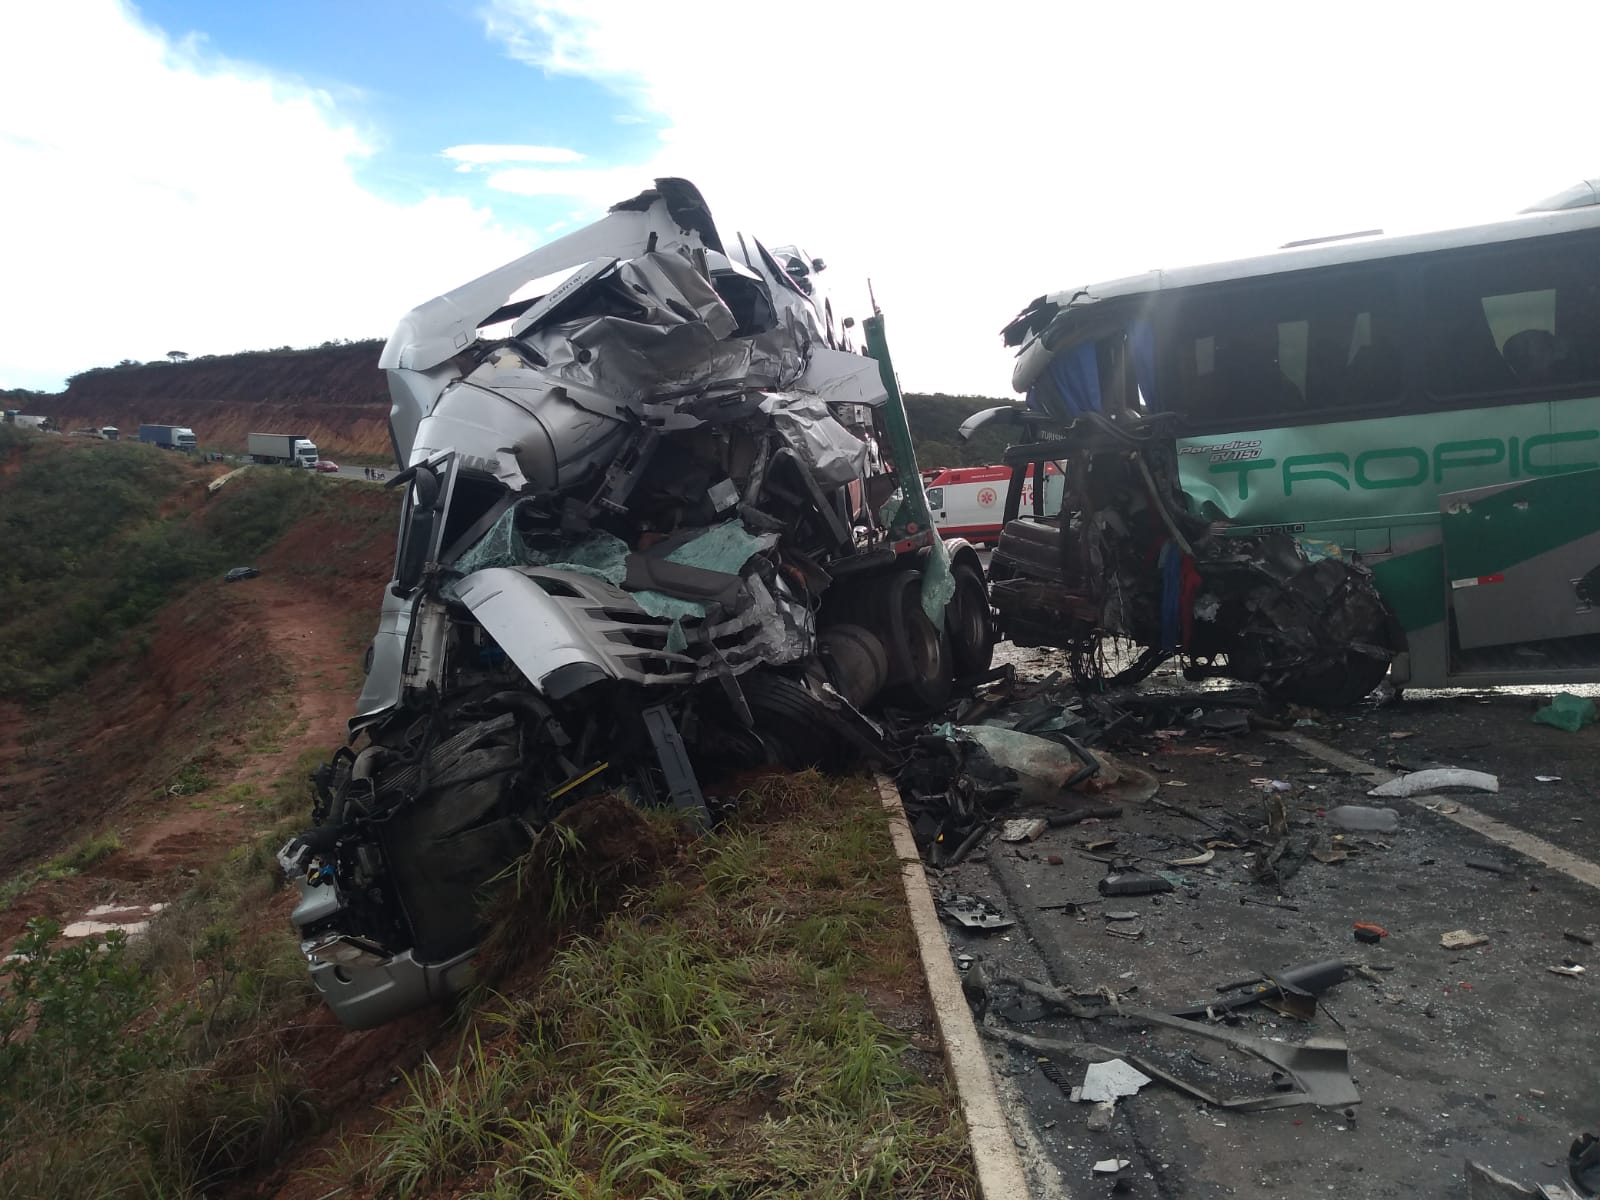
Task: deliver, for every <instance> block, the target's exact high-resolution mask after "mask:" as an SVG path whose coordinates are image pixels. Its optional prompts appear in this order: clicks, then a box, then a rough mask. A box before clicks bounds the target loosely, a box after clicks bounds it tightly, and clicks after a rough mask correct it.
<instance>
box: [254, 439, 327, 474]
mask: <svg viewBox="0 0 1600 1200" xmlns="http://www.w3.org/2000/svg"><path fill="white" fill-rule="evenodd" d="M246 450H247V452H248V453H249V455H250V458H251V460H252V461H254V462H258V463H284V464H286V465H288V466H291V467H304V468H306V469H307V470H314V469H315V468H316V465H317V444H316V443H315V442H313V441H312V440H311V439H310V438H308V437H301V436H300V435H299V434H298V433H252V434H251V435H250V437H249V440H248V442H247V444H246Z"/></svg>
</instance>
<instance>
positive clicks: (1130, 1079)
mask: <svg viewBox="0 0 1600 1200" xmlns="http://www.w3.org/2000/svg"><path fill="white" fill-rule="evenodd" d="M1150 1082H1151V1079H1150V1076H1148V1075H1146V1074H1145V1073H1144V1072H1143V1071H1141V1070H1139V1069H1138V1068H1137V1067H1134V1066H1131V1065H1129V1064H1128V1063H1126V1062H1124V1061H1123V1060H1122V1059H1120V1058H1114V1059H1112V1060H1111V1061H1110V1062H1099V1063H1090V1064H1089V1066H1088V1067H1087V1068H1085V1070H1084V1072H1083V1083H1082V1085H1080V1087H1079V1089H1078V1099H1079V1100H1085V1101H1088V1102H1090V1103H1095V1104H1098V1103H1099V1102H1101V1101H1103V1100H1116V1099H1117V1098H1119V1097H1121V1096H1135V1095H1138V1093H1139V1089H1140V1088H1142V1087H1143V1086H1144V1085H1145V1084H1147V1083H1150Z"/></svg>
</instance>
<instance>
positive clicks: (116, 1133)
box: [0, 752, 322, 1200]
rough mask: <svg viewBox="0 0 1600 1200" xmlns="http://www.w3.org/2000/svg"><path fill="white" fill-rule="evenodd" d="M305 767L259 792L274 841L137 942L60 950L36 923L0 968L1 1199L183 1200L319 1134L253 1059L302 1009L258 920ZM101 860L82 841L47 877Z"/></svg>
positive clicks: (289, 1076)
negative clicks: (155, 1199) (161, 1199)
mask: <svg viewBox="0 0 1600 1200" xmlns="http://www.w3.org/2000/svg"><path fill="white" fill-rule="evenodd" d="M320 757H321V755H320V754H318V753H315V752H308V753H307V754H306V755H304V756H302V758H301V760H300V761H299V762H298V763H297V764H296V766H295V768H294V769H293V770H292V771H291V772H289V773H288V774H287V775H285V776H284V777H283V778H282V779H280V780H278V781H276V782H275V784H274V785H273V788H272V793H271V795H270V797H267V798H265V803H264V804H263V807H264V808H265V809H266V810H267V811H268V812H269V813H270V814H271V815H273V816H275V817H278V818H279V819H278V820H277V822H276V823H275V824H274V826H273V828H271V829H270V830H269V831H266V832H264V833H262V834H261V835H260V836H258V837H257V838H256V839H254V840H253V841H252V842H250V843H248V844H246V845H243V846H240V847H239V848H238V849H236V850H235V851H234V852H233V853H232V854H230V855H229V856H228V857H227V859H226V860H225V861H223V862H219V863H217V864H215V865H214V866H213V867H212V868H211V869H210V870H208V871H206V872H205V873H204V874H202V875H201V877H200V878H199V879H198V880H197V881H196V882H195V884H194V886H193V887H192V888H191V889H190V891H189V892H188V893H187V894H186V895H184V896H183V897H181V898H180V899H179V900H178V901H177V902H175V903H174V904H173V905H172V906H171V907H170V908H169V909H168V910H167V911H166V912H164V913H162V915H161V916H160V917H159V918H158V919H157V920H156V921H155V922H153V923H152V925H151V927H150V930H149V932H148V933H147V934H146V935H145V936H144V937H143V938H142V939H140V940H139V941H138V942H137V943H129V942H128V941H127V940H126V939H125V938H123V937H122V936H121V935H120V934H112V935H110V936H109V937H107V938H105V939H98V938H86V939H82V940H81V941H77V942H72V943H64V942H62V941H60V939H59V937H58V936H57V935H58V933H59V930H58V929H57V928H56V927H55V926H54V925H53V923H50V922H43V921H38V922H33V923H30V925H29V929H28V933H27V934H26V936H25V937H24V938H23V940H22V942H21V943H20V944H19V946H18V948H17V949H18V952H19V954H20V957H18V958H15V959H12V960H9V961H6V962H3V963H0V1197H6V1198H10V1197H18V1198H20V1197H33V1196H42V1195H71V1196H97V1197H124V1196H125V1197H129V1198H133V1197H141V1198H142V1197H152V1196H160V1197H171V1198H192V1200H198V1198H199V1197H202V1196H206V1195H212V1194H215V1191H216V1188H217V1187H218V1185H219V1184H221V1183H223V1182H225V1181H226V1180H228V1179H231V1178H235V1177H237V1176H239V1175H241V1174H245V1173H248V1172H253V1171H261V1170H265V1169H269V1168H271V1167H272V1166H273V1165H274V1164H275V1163H276V1162H277V1159H278V1157H279V1155H280V1154H281V1153H282V1152H283V1151H284V1149H285V1148H287V1147H288V1146H290V1145H291V1144H292V1143H293V1142H294V1141H295V1140H296V1139H297V1138H299V1137H300V1136H302V1135H304V1134H306V1133H308V1132H311V1131H314V1130H315V1129H316V1128H317V1127H318V1126H319V1123H320V1122H321V1120H322V1114H321V1112H320V1109H319V1107H318V1101H317V1098H316V1092H315V1090H314V1089H313V1088H312V1087H311V1086H310V1085H309V1083H308V1082H307V1081H306V1080H305V1079H304V1078H303V1077H302V1076H301V1075H300V1074H299V1072H298V1071H297V1070H296V1069H295V1068H294V1067H293V1066H292V1065H291V1064H289V1063H287V1062H285V1061H283V1060H282V1059H281V1058H279V1057H278V1056H277V1055H276V1053H275V1052H273V1051H271V1050H269V1049H267V1047H269V1046H270V1045H271V1037H270V1034H271V1032H272V1031H273V1030H276V1029H279V1028H281V1027H283V1026H284V1025H285V1024H286V1023H288V1022H290V1021H292V1020H294V1019H296V1017H297V1016H298V1015H299V1014H301V1013H303V1012H304V1011H305V1009H306V1005H307V1003H308V1001H309V1000H310V999H311V992H312V988H311V984H310V980H309V979H308V977H307V975H306V970H305V962H304V960H303V959H302V958H301V957H300V954H299V951H298V947H297V946H296V945H295V943H294V940H293V938H292V936H290V935H289V933H288V931H287V930H286V929H278V928H273V929H270V930H266V931H263V930H262V929H261V928H260V922H259V920H258V916H259V913H260V910H261V908H262V906H263V905H264V904H265V903H266V902H267V900H268V899H269V898H270V897H271V896H272V894H273V893H274V892H275V891H276V890H277V889H278V888H279V887H280V886H282V881H281V877H280V875H279V872H278V870H277V867H276V862H275V858H274V852H275V851H276V849H277V847H278V846H280V845H281V844H282V843H283V842H284V841H285V840H286V839H287V837H288V836H289V834H290V833H291V832H292V831H293V830H294V829H296V828H299V827H300V826H301V825H302V824H303V823H304V818H305V812H306V808H307V805H308V804H309V793H308V784H307V782H306V775H307V773H308V772H309V770H310V768H311V766H313V765H314V764H315V761H316V760H318V759H320ZM115 848H116V843H115V840H114V839H108V838H106V837H97V838H91V839H88V840H87V841H85V842H84V843H81V844H80V845H79V846H77V847H75V848H74V849H73V850H72V851H71V852H69V853H68V854H67V855H63V856H61V859H60V860H51V862H52V864H55V863H60V864H61V865H62V866H63V867H66V866H68V865H71V866H74V867H75V868H76V869H79V870H81V869H83V868H84V867H86V866H87V865H90V864H91V863H92V861H93V860H94V858H95V856H97V855H100V856H103V855H104V854H106V853H110V852H111V851H112V850H114V849H115ZM50 865H51V864H46V867H47V868H48V867H50Z"/></svg>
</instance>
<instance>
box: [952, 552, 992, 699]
mask: <svg viewBox="0 0 1600 1200" xmlns="http://www.w3.org/2000/svg"><path fill="white" fill-rule="evenodd" d="M950 574H951V578H952V579H953V581H954V583H955V590H954V591H953V592H952V593H951V595H950V603H949V604H948V605H946V606H945V610H944V624H945V630H946V632H947V633H948V635H949V639H950V657H951V660H952V663H953V666H954V675H955V678H957V679H966V678H969V677H971V676H973V675H981V674H983V672H985V671H987V670H988V669H989V665H990V663H992V662H993V661H994V643H995V636H994V619H993V615H992V614H991V613H990V611H989V589H988V588H987V587H985V586H984V582H983V576H982V574H980V573H979V571H978V570H977V569H976V568H975V567H973V566H972V564H971V563H966V562H958V563H956V564H955V565H954V566H953V567H952V568H951V571H950Z"/></svg>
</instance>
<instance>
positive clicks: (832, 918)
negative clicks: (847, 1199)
mask: <svg viewBox="0 0 1600 1200" xmlns="http://www.w3.org/2000/svg"><path fill="white" fill-rule="evenodd" d="M745 799H746V808H745V810H744V812H743V813H742V814H741V817H740V818H739V820H738V821H737V822H736V823H735V824H734V826H733V828H731V829H729V830H727V831H725V832H722V833H720V834H718V835H717V836H715V837H713V838H710V839H707V840H706V841H705V842H704V843H702V844H700V845H699V846H697V847H696V848H695V851H694V853H693V854H691V855H688V856H686V858H688V859H689V860H690V861H689V862H687V863H686V864H685V865H684V866H682V867H681V868H680V869H678V870H677V871H675V872H673V873H672V875H671V876H670V877H669V878H666V879H662V880H658V881H656V882H655V883H653V884H652V885H650V886H648V887H644V888H640V889H636V890H633V891H630V892H628V893H627V894H626V895H625V896H623V897H622V900H623V903H622V906H621V907H620V908H618V909H617V910H616V911H613V912H612V913H611V915H610V916H609V917H608V918H606V919H605V921H604V923H603V924H602V925H601V926H600V927H599V928H597V929H595V930H594V931H593V932H592V933H591V934H590V935H589V936H583V937H577V938H574V939H572V940H570V942H569V943H568V944H567V945H566V946H565V948H563V949H561V950H560V951H559V952H558V953H557V954H556V955H555V957H554V959H553V960H552V961H551V962H550V963H549V966H548V968H546V969H545V970H544V971H543V973H542V975H541V976H540V977H539V978H538V979H537V981H536V982H534V981H530V980H528V979H526V978H522V977H518V976H515V975H514V976H513V977H512V978H511V980H510V981H508V982H505V983H503V984H502V992H501V995H500V997H499V999H498V1000H497V1001H496V1002H495V1003H493V1004H492V1005H490V1006H489V1007H488V1008H486V1009H485V1010H484V1011H483V1012H482V1013H481V1014H479V1016H478V1019H476V1020H475V1021H473V1022H472V1023H471V1024H470V1025H469V1026H468V1028H467V1030H466V1032H465V1034H464V1035H463V1038H462V1043H461V1046H460V1048H459V1050H458V1053H457V1054H456V1055H455V1056H454V1057H453V1058H452V1059H450V1060H448V1061H445V1062H441V1061H440V1060H439V1059H438V1058H429V1059H427V1060H426V1061H425V1062H424V1063H423V1065H422V1067H421V1068H420V1069H419V1070H418V1071H416V1072H415V1073H413V1074H411V1075H409V1076H408V1077H407V1078H406V1090H407V1096H406V1098H405V1099H404V1100H403V1101H402V1102H401V1103H400V1104H398V1105H397V1106H396V1107H394V1108H393V1109H392V1110H391V1111H390V1112H389V1113H388V1120H387V1123H386V1124H385V1125H384V1126H382V1127H381V1128H380V1129H378V1130H377V1131H376V1132H374V1133H373V1134H371V1135H370V1136H366V1137H362V1138H356V1139H346V1140H344V1141H342V1142H341V1143H340V1147H339V1149H338V1151H337V1152H335V1153H334V1155H333V1156H332V1158H331V1160H330V1163H329V1166H328V1176H329V1178H330V1181H332V1180H333V1179H335V1178H337V1180H338V1181H340V1182H348V1181H349V1180H350V1179H352V1178H357V1179H359V1180H360V1181H362V1182H363V1183H365V1184H367V1185H369V1186H371V1187H373V1188H375V1189H376V1190H377V1191H378V1192H379V1193H380V1194H383V1195H393V1196H398V1197H410V1196H423V1195H433V1194H435V1192H436V1191H437V1192H439V1193H447V1194H450V1195H461V1196H468V1197H471V1198H473V1200H498V1198H502V1197H512V1196H525V1195H540V1196H553V1197H573V1198H576V1197H595V1196H609V1195H619V1196H631V1195H646V1194H648V1195H651V1196H655V1197H660V1198H662V1200H671V1198H673V1197H688V1196H727V1197H734V1196H738V1197H747V1198H751V1200H754V1198H757V1197H778V1196H816V1197H833V1196H840V1197H843V1196H869V1195H895V1196H940V1197H942V1196H952V1197H953V1196H966V1195H971V1194H974V1191H973V1188H974V1185H973V1183H972V1180H971V1177H970V1174H969V1165H968V1156H967V1150H966V1148H965V1141H964V1135H963V1131H962V1128H961V1124H960V1120H959V1117H958V1116H957V1115H956V1104H955V1102H954V1099H953V1097H952V1095H951V1093H950V1091H949V1089H948V1087H947V1085H946V1083H945V1081H944V1077H943V1073H942V1068H941V1067H940V1066H939V1063H938V1059H937V1057H936V1055H934V1054H932V1053H930V1052H929V1051H931V1046H929V1047H927V1048H926V1050H918V1049H915V1048H913V1040H914V1038H915V1037H916V1036H917V1035H916V1032H915V1027H916V1025H917V1023H918V1022H919V1021H920V1020H921V1018H922V1011H921V1007H920V1006H921V1003H922V1001H921V999H920V997H921V992H920V981H919V977H918V976H917V972H916V971H915V969H914V968H915V950H914V947H913V943H912V941H911V935H910V931H909V927H908V924H907V922H906V919H905V915H904V911H905V910H904V906H903V903H902V902H901V899H900V896H899V880H898V874H897V872H896V870H895V859H894V855H893V852H892V850H891V848H890V844H889V841H888V835H887V832H886V830H885V827H884V819H883V814H882V811H881V809H880V808H879V806H878V801H877V797H876V794H875V793H874V792H873V791H872V789H871V788H870V787H869V786H867V785H865V784H864V783H863V782H862V781H859V780H847V781H838V780H826V779H823V778H822V777H820V776H817V775H815V774H804V775H800V776H782V777H778V776H775V777H772V778H768V779H764V780H762V781H760V782H759V783H758V784H756V785H754V786H753V787H752V788H751V789H750V790H749V791H748V792H747V793H746V797H745ZM644 832H645V833H646V834H647V833H648V831H644ZM555 849H556V857H557V858H558V859H560V858H563V857H568V856H577V855H581V853H582V849H583V847H582V846H581V844H580V841H579V839H576V838H568V839H565V840H564V841H563V842H562V843H561V844H560V845H559V846H557V847H556V848H555ZM549 858H550V851H549V849H547V851H546V858H545V861H544V863H543V866H544V867H545V869H546V870H548V868H549V866H550V861H549ZM534 902H535V903H536V904H537V905H539V906H540V907H539V908H538V909H536V910H535V911H534V912H531V913H530V912H528V911H526V910H524V911H523V912H522V913H521V914H520V917H521V920H522V922H524V923H525V922H528V921H530V920H542V919H544V918H546V917H549V916H552V915H553V916H555V917H557V918H558V919H566V918H568V917H570V914H571V912H572V909H573V906H575V905H576V906H582V905H583V904H584V903H586V899H585V896H584V893H583V891H582V890H581V889H578V890H576V891H575V890H574V886H573V881H570V880H569V881H568V882H567V883H566V884H565V885H564V886H561V887H554V886H552V887H547V888H545V889H544V890H543V891H542V892H541V893H540V894H539V896H538V898H537V899H536V900H535V901H534ZM557 906H560V909H559V910H557ZM517 915H518V914H516V913H515V912H514V910H512V911H504V912H503V913H502V918H503V919H504V920H515V919H516V917H517ZM902 992H903V993H905V994H907V995H908V996H909V997H910V998H909V999H902V998H901V996H900V993H902Z"/></svg>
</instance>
